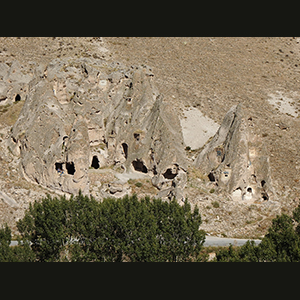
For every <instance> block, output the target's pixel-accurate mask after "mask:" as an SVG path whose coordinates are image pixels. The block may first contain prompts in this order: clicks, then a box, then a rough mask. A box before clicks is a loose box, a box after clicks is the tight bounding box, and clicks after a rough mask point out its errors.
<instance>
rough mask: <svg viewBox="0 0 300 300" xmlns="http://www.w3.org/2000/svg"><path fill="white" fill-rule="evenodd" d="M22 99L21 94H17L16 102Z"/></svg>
mask: <svg viewBox="0 0 300 300" xmlns="http://www.w3.org/2000/svg"><path fill="white" fill-rule="evenodd" d="M20 100H21V96H20V95H19V94H17V95H16V97H15V102H18V101H20Z"/></svg>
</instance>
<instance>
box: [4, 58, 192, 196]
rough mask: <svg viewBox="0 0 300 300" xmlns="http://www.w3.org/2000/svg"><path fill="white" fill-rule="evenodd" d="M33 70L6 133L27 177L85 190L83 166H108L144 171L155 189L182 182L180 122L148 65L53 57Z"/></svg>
mask: <svg viewBox="0 0 300 300" xmlns="http://www.w3.org/2000/svg"><path fill="white" fill-rule="evenodd" d="M36 73H38V76H35V77H34V78H33V79H32V80H31V81H30V82H29V83H28V91H27V94H26V101H25V104H24V106H23V108H22V111H21V113H20V116H19V118H18V120H17V122H16V123H15V125H14V126H13V128H12V131H11V139H10V140H9V147H10V149H11V151H12V152H13V153H14V154H15V155H17V156H19V157H20V165H21V170H22V172H23V175H24V177H25V178H26V179H27V180H28V181H31V182H36V183H38V184H40V185H42V186H45V187H47V188H50V189H54V190H59V191H62V192H66V193H77V192H78V190H79V189H81V190H82V192H83V193H85V194H87V193H88V192H89V183H90V180H89V172H88V171H89V168H91V167H92V168H95V169H98V168H103V167H113V168H118V169H119V170H122V171H123V172H141V173H146V174H148V175H149V176H150V177H151V178H152V182H153V184H154V185H155V186H157V188H158V189H160V190H161V189H166V188H168V189H169V188H173V189H174V188H175V187H176V188H178V187H180V188H184V185H185V181H186V169H187V162H186V157H185V153H184V149H183V138H182V133H181V128H180V122H179V119H178V117H177V115H176V113H175V112H174V111H173V109H172V107H170V106H168V105H166V104H165V103H164V101H163V95H161V94H159V92H158V90H157V89H156V87H155V85H154V82H153V76H154V75H153V73H152V71H151V69H150V68H149V67H147V66H131V67H130V68H126V67H125V66H123V65H121V64H119V63H107V62H106V61H103V60H100V59H91V58H80V59H55V60H53V61H52V62H51V63H50V64H48V65H47V66H44V68H43V70H40V69H39V70H38V72H36ZM110 192H111V194H120V193H121V192H122V191H121V187H120V186H118V187H117V186H116V185H114V186H111V187H110Z"/></svg>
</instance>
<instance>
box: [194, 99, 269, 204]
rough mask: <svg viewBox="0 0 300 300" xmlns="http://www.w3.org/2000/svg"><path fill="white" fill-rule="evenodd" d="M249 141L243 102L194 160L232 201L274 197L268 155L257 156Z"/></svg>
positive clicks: (231, 110)
mask: <svg viewBox="0 0 300 300" xmlns="http://www.w3.org/2000/svg"><path fill="white" fill-rule="evenodd" d="M250 140H251V137H250V135H249V132H248V129H247V122H246V120H245V117H244V114H243V109H242V105H240V104H239V105H237V106H233V107H232V108H231V109H230V110H229V111H228V113H227V114H226V116H225V117H224V120H223V122H222V124H221V126H220V128H219V129H218V131H217V133H216V134H215V135H214V137H213V138H212V140H211V141H210V142H209V143H207V144H206V146H205V147H204V149H203V150H202V151H201V153H200V154H199V155H198V157H197V158H196V160H195V162H194V163H195V166H196V167H198V168H199V169H201V171H202V172H203V173H204V174H206V175H207V176H208V178H209V180H210V181H211V182H212V183H213V184H214V185H215V186H216V187H217V189H219V190H223V191H226V192H228V193H229V194H231V197H232V199H233V200H248V201H254V200H258V199H262V200H269V198H270V196H273V192H272V186H271V178H270V171H269V158H268V157H267V156H262V155H257V153H256V152H255V148H252V147H251V145H250V144H251V143H250Z"/></svg>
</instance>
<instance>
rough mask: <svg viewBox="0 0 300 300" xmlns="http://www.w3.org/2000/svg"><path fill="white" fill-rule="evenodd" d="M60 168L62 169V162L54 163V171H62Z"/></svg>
mask: <svg viewBox="0 0 300 300" xmlns="http://www.w3.org/2000/svg"><path fill="white" fill-rule="evenodd" d="M62 169H63V163H59V162H57V163H55V170H56V171H62Z"/></svg>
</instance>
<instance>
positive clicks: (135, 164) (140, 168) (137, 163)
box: [132, 159, 148, 173]
mask: <svg viewBox="0 0 300 300" xmlns="http://www.w3.org/2000/svg"><path fill="white" fill-rule="evenodd" d="M132 165H133V167H134V169H135V170H136V171H138V172H143V173H148V169H147V167H146V166H145V165H144V163H143V162H142V161H141V160H139V159H137V160H134V161H133V162H132Z"/></svg>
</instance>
